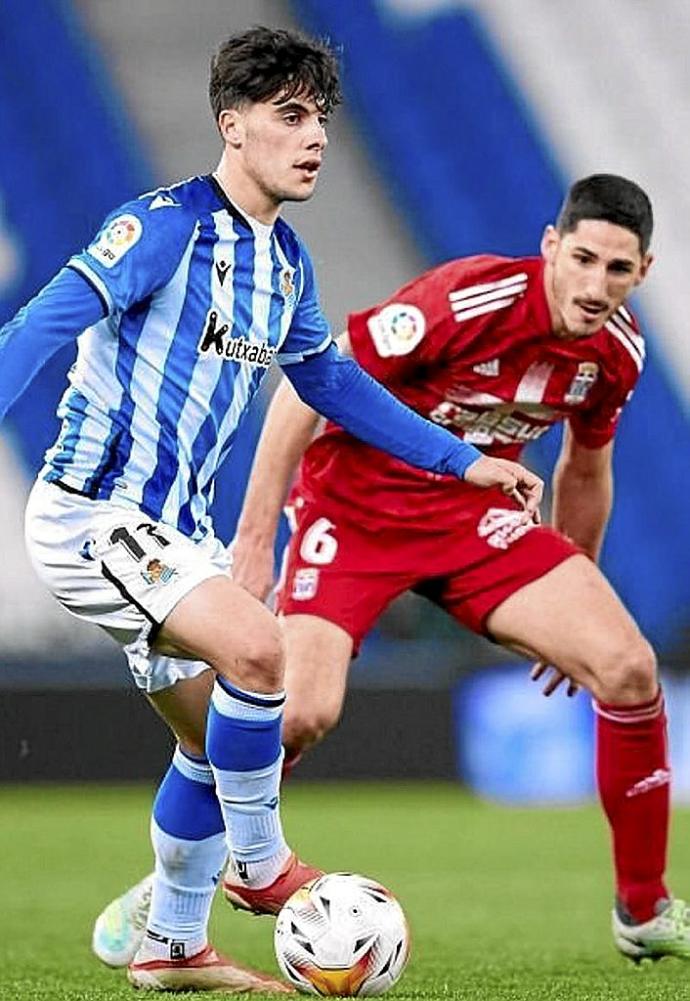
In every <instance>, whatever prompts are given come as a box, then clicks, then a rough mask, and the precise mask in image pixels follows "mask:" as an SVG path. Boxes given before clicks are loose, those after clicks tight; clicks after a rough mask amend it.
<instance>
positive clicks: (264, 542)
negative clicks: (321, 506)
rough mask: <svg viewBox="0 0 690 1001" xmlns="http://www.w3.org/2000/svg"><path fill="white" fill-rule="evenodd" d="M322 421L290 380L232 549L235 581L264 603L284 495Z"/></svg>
mask: <svg viewBox="0 0 690 1001" xmlns="http://www.w3.org/2000/svg"><path fill="white" fill-rule="evenodd" d="M319 420H320V417H319V415H318V414H317V413H316V411H315V410H312V409H311V407H308V406H306V405H305V404H304V403H302V401H301V400H300V399H299V397H298V396H297V394H296V393H295V391H294V389H293V388H292V386H291V385H290V383H289V382H288V380H287V379H283V380H282V381H281V383H280V385H279V386H278V388H277V390H276V392H275V394H274V396H273V399H272V400H271V404H270V406H269V408H268V411H267V413H266V418H265V420H264V425H263V429H262V431H261V437H260V439H259V445H258V447H257V450H256V455H255V456H254V463H253V465H252V471H251V475H250V477H249V482H248V484H247V490H246V493H245V495H244V504H243V505H242V513H241V514H240V519H239V522H238V525H237V533H236V535H235V539H234V541H233V545H232V577H233V580H234V581H235V583H237V584H239V585H240V587H244V588H245V589H246V590H247V591H249V592H250V594H253V595H254V596H255V597H256V598H258V599H259V600H260V601H264V600H265V599H266V597H267V596H268V594H269V593H270V591H271V589H272V587H273V583H274V581H273V546H274V541H275V535H276V531H277V528H278V520H279V518H280V512H281V510H282V507H283V504H284V503H285V497H286V495H287V492H288V490H289V488H290V484H291V482H292V479H293V477H294V475H295V471H296V469H297V466H298V464H299V461H300V459H301V458H302V455H303V454H304V451H305V450H306V448H307V446H308V445H309V443H310V442H311V440H312V438H313V437H314V434H315V432H316V429H317V427H318V424H319Z"/></svg>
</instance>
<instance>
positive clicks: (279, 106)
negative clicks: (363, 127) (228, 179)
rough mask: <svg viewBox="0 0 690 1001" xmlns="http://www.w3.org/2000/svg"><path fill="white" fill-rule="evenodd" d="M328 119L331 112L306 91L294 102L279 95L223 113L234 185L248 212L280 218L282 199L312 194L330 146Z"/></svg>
mask: <svg viewBox="0 0 690 1001" xmlns="http://www.w3.org/2000/svg"><path fill="white" fill-rule="evenodd" d="M326 122H327V116H326V115H325V114H324V113H323V112H322V111H320V110H319V108H318V107H317V105H316V104H315V103H314V101H313V100H311V98H308V97H306V96H305V95H303V94H297V95H296V96H293V97H291V98H290V99H289V100H285V98H284V97H283V96H282V95H278V96H276V97H273V98H270V99H269V100H267V101H261V102H257V103H256V104H249V105H246V106H245V107H243V108H241V109H239V110H238V109H234V110H228V111H224V112H222V114H221V116H220V127H221V133H222V134H223V137H224V139H225V141H226V149H228V150H229V154H230V158H231V165H232V166H231V172H232V187H233V191H234V192H238V195H237V197H238V200H239V201H240V204H241V205H242V206H243V207H244V208H245V209H246V210H247V212H249V213H250V214H251V215H254V216H256V218H258V219H264V217H266V216H271V215H272V216H273V218H275V215H276V214H277V210H278V208H279V206H280V205H281V203H282V202H286V201H290V202H301V201H305V200H306V199H307V198H310V197H311V196H312V194H313V192H314V187H315V185H316V179H317V177H318V175H319V170H320V169H321V163H322V160H323V155H324V151H325V149H326V146H327V144H328V139H327V136H326ZM267 221H272V219H267Z"/></svg>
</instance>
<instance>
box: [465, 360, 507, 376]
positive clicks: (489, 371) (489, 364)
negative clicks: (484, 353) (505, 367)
mask: <svg viewBox="0 0 690 1001" xmlns="http://www.w3.org/2000/svg"><path fill="white" fill-rule="evenodd" d="M500 368H501V363H500V361H499V360H498V358H492V359H491V361H481V362H479V364H478V365H473V366H472V371H473V372H476V373H477V375H489V376H495V375H498V373H499V371H500Z"/></svg>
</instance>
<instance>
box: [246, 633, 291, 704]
mask: <svg viewBox="0 0 690 1001" xmlns="http://www.w3.org/2000/svg"><path fill="white" fill-rule="evenodd" d="M244 662H245V670H246V671H247V672H248V673H249V675H250V676H251V678H253V679H254V680H253V682H252V684H254V685H255V687H257V690H259V691H261V690H262V689H264V688H268V689H270V690H274V689H276V688H280V687H281V686H282V684H283V674H284V670H285V644H284V641H283V636H282V633H281V631H280V627H279V625H278V622H277V620H274V621H272V622H271V627H270V628H267V629H266V630H265V631H262V633H261V634H260V635H256V636H253V637H251V638H248V639H247V640H245V644H244Z"/></svg>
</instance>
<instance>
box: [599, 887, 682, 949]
mask: <svg viewBox="0 0 690 1001" xmlns="http://www.w3.org/2000/svg"><path fill="white" fill-rule="evenodd" d="M611 930H612V932H613V941H614V943H615V945H616V948H617V949H618V950H619V951H620V952H622V953H623V955H624V956H628V957H629V958H630V959H632V960H633V961H634V962H636V963H639V962H641V961H642V960H643V959H651V960H656V959H662V958H663V957H664V956H676V957H678V958H679V959H690V907H688V905H687V904H686V903H685V901H684V900H664V901H660V902H659V905H658V913H657V914H656V915H655V916H654V917H653V918H650V919H649V921H645V922H644V923H643V924H639V925H633V924H626V923H625V921H624V920H622V918H621V916H620V915H619V913H618V910H617V909H615V908H614V910H613V912H612V916H611Z"/></svg>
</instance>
